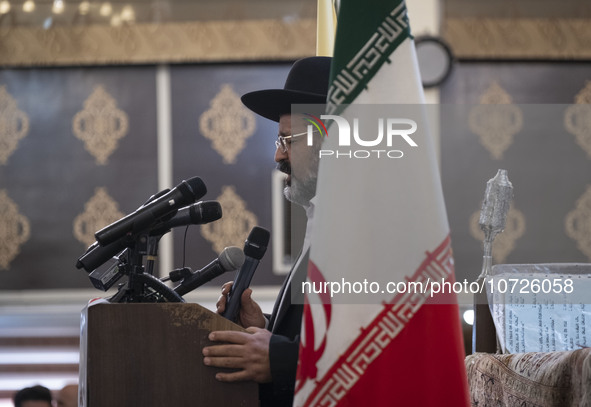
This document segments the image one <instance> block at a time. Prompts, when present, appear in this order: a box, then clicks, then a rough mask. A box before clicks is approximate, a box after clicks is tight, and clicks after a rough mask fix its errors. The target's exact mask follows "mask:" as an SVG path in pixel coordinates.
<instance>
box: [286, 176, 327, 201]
mask: <svg viewBox="0 0 591 407" xmlns="http://www.w3.org/2000/svg"><path fill="white" fill-rule="evenodd" d="M317 180H318V179H317V178H316V176H314V177H310V178H308V179H306V180H305V181H300V180H297V179H294V178H293V176H292V178H291V186H288V185H286V186H285V188H284V189H283V195H285V197H286V198H287V200H288V201H290V202H293V203H295V204H298V205H300V206H304V207H306V206H308V205H309V203H310V200H311V199H312V198H314V196H315V195H316V182H317Z"/></svg>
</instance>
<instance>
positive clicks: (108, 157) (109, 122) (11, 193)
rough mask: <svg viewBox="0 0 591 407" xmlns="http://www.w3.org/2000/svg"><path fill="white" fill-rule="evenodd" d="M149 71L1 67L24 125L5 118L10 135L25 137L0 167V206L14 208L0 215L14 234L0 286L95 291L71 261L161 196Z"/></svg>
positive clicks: (0, 84)
mask: <svg viewBox="0 0 591 407" xmlns="http://www.w3.org/2000/svg"><path fill="white" fill-rule="evenodd" d="M155 71H156V70H155V68H153V67H132V68H126V67H118V68H109V67H104V68H60V69H6V70H0V89H3V90H5V93H3V94H4V95H6V94H8V95H10V98H12V101H13V102H14V105H15V106H17V107H18V111H21V112H23V114H26V117H27V121H28V125H27V126H25V125H24V124H23V123H25V120H24V119H23V116H22V114H21V115H20V116H19V115H17V114H14V115H13V116H12V117H14V118H16V119H18V120H20V121H21V124H19V125H11V126H12V127H10V126H9V128H13V129H23V128H25V127H27V129H28V130H27V132H26V137H24V138H21V139H20V140H19V142H18V145H17V146H16V148H15V149H14V150H13V151H12V152H11V154H10V156H9V157H8V159H7V160H6V162H5V163H4V164H3V165H0V190H2V191H3V192H4V195H3V196H5V197H7V198H8V199H10V201H8V200H7V199H4V200H3V204H2V207H3V208H12V210H10V213H8V212H5V211H2V213H1V214H0V216H1V218H0V222H1V223H3V224H4V223H6V222H9V225H10V230H11V231H12V232H11V233H12V234H13V236H11V237H10V238H8V239H9V240H10V241H11V242H12V246H11V247H10V250H12V251H11V252H10V253H12V254H11V256H8V255H2V256H0V257H2V258H3V259H4V260H8V261H4V263H3V264H2V267H1V268H2V270H0V288H2V289H36V288H43V289H55V288H75V287H78V288H91V287H92V286H91V284H90V282H89V280H88V277H87V274H86V272H85V271H82V270H78V269H76V268H75V264H76V259H77V258H78V257H79V256H80V255H82V253H84V251H85V250H86V248H87V247H88V245H89V244H90V243H91V242H92V241H94V240H93V234H94V232H95V231H96V230H98V228H101V227H103V226H105V225H107V224H109V223H110V222H112V221H114V220H116V219H118V218H119V217H121V216H123V215H124V214H127V213H130V212H132V211H134V210H135V209H137V208H138V207H139V206H141V205H142V204H143V203H144V202H145V201H146V199H147V198H148V197H150V196H151V195H152V194H154V193H155V192H157V190H158V188H157V187H158V185H157V139H156V94H155V93H156V87H155ZM4 100H7V99H6V96H5V97H4ZM90 102H92V103H90ZM89 104H90V105H92V106H89ZM0 110H1V109H0ZM13 111H16V110H13ZM80 112H84V113H83V115H84V117H82V118H81V117H80V114H81V113H80ZM0 115H1V113H0ZM1 120H2V119H0V121H1ZM0 127H2V126H0ZM80 134H84V135H85V137H86V138H87V139H88V140H89V142H90V143H94V144H93V146H94V147H92V148H87V147H86V145H85V143H84V142H83V141H81V140H79V139H78V138H77V136H78V135H80ZM122 134H125V137H123V138H119V139H118V141H117V142H113V140H114V139H115V138H117V137H119V136H121V135H122ZM97 146H99V147H97ZM103 147H104V148H107V150H104V149H103ZM100 151H103V152H104V151H108V154H103V153H99V152H100ZM4 152H6V150H5V148H4ZM93 153H94V154H96V155H94V154H93ZM101 154H103V155H101ZM103 161H104V162H103ZM14 208H16V209H14ZM15 210H16V212H15ZM25 219H26V222H25V221H24V220H25ZM17 224H18V226H14V225H17ZM4 230H5V229H4V228H3V231H2V232H4ZM6 230H8V229H6ZM0 235H3V233H0ZM25 236H28V237H27V238H26V239H25ZM0 240H2V238H1V237H0ZM5 240H6V239H5ZM17 243H18V250H16V248H17V246H16V244H17ZM1 244H2V243H0V245H1ZM97 294H100V293H99V292H97Z"/></svg>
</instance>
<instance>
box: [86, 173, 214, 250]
mask: <svg viewBox="0 0 591 407" xmlns="http://www.w3.org/2000/svg"><path fill="white" fill-rule="evenodd" d="M206 192H207V188H206V187H205V184H204V183H203V181H202V180H201V178H199V177H193V178H191V179H189V180H187V181H182V182H181V183H180V184H179V185H177V186H176V187H174V188H173V189H171V190H170V191H168V192H167V193H165V194H164V195H161V196H159V197H158V198H155V199H153V200H152V201H149V202H148V203H147V204H145V205H143V206H141V207H140V208H138V209H137V210H136V211H135V212H132V213H130V214H129V215H127V216H125V217H124V218H121V219H119V220H118V221H116V222H113V223H111V224H110V225H109V226H106V227H104V228H103V229H101V230H99V231H98V232H96V233H95V234H94V237H95V238H96V240H97V241H98V242H99V244H100V245H101V246H106V245H108V244H110V243H113V242H115V241H116V240H117V239H119V238H121V237H122V236H125V235H126V234H128V233H131V234H137V233H141V232H143V231H145V230H146V229H148V228H149V227H150V226H152V225H153V224H154V223H155V222H156V221H158V220H159V219H161V218H162V217H164V216H166V215H170V214H171V213H173V212H175V211H176V210H177V209H179V208H180V207H183V206H186V205H188V204H190V203H192V202H195V200H197V199H199V198H201V197H202V196H203V195H205V194H206Z"/></svg>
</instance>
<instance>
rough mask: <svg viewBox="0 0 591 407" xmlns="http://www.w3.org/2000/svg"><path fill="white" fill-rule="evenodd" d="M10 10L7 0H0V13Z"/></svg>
mask: <svg viewBox="0 0 591 407" xmlns="http://www.w3.org/2000/svg"><path fill="white" fill-rule="evenodd" d="M9 11H10V3H9V2H8V0H2V1H0V14H6V13H8V12H9Z"/></svg>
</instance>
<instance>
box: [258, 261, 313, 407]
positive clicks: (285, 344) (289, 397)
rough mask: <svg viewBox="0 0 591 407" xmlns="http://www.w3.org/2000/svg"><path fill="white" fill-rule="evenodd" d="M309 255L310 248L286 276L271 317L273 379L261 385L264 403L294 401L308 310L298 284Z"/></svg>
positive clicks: (261, 397)
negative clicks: (303, 329)
mask: <svg viewBox="0 0 591 407" xmlns="http://www.w3.org/2000/svg"><path fill="white" fill-rule="evenodd" d="M308 258H309V250H308V251H306V253H305V254H304V255H303V256H302V258H301V260H300V259H298V260H296V263H295V264H296V265H297V266H298V267H297V269H292V270H291V271H290V274H292V275H291V279H290V278H289V276H288V278H286V279H285V281H284V283H283V287H281V291H280V292H279V295H278V297H277V300H276V301H275V306H274V307H273V313H272V314H271V317H270V319H269V326H268V329H269V330H270V331H271V333H272V334H273V335H272V336H271V341H270V343H269V359H270V363H271V377H272V378H273V381H272V383H269V384H263V385H261V386H260V399H261V406H265V407H266V406H291V404H292V402H293V393H294V388H295V377H296V371H297V366H298V353H299V347H300V330H301V324H302V312H303V310H304V305H303V304H304V296H303V294H302V293H301V289H298V287H301V286H302V284H301V283H302V282H303V281H305V280H306V276H307V270H308ZM292 287H293V288H294V290H292ZM292 291H293V292H292ZM284 292H285V298H284V299H283V301H281V299H282V297H283V293H284ZM292 294H293V296H292Z"/></svg>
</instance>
